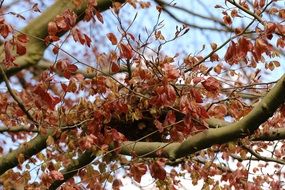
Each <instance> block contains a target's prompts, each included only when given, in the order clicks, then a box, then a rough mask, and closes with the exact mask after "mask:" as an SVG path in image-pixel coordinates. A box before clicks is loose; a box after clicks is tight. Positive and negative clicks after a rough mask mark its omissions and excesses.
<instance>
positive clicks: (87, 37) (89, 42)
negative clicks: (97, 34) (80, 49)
mask: <svg viewBox="0 0 285 190" xmlns="http://www.w3.org/2000/svg"><path fill="white" fill-rule="evenodd" d="M84 37H85V43H86V45H87V46H88V47H90V46H91V39H90V38H89V36H87V35H86V34H84Z"/></svg>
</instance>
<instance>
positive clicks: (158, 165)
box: [149, 161, 166, 180]
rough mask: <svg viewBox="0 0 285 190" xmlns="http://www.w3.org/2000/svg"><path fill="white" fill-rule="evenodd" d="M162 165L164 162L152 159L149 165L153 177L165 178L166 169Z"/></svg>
mask: <svg viewBox="0 0 285 190" xmlns="http://www.w3.org/2000/svg"><path fill="white" fill-rule="evenodd" d="M163 166H164V164H163V163H162V162H160V161H154V162H153V163H152V164H151V165H150V168H149V170H150V174H151V176H152V177H153V178H154V179H159V180H164V179H165V178H166V171H165V169H164V167H163Z"/></svg>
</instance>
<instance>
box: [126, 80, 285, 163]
mask: <svg viewBox="0 0 285 190" xmlns="http://www.w3.org/2000/svg"><path fill="white" fill-rule="evenodd" d="M284 94H285V75H283V76H282V77H281V79H280V80H279V81H278V83H277V84H276V85H275V86H274V88H272V90H271V91H270V92H269V93H268V94H267V95H266V96H265V97H264V98H263V99H262V101H261V102H260V103H258V104H257V106H256V107H255V108H254V109H253V110H252V111H251V112H250V113H249V114H248V115H247V116H245V117H244V118H242V119H241V120H240V121H238V122H235V123H233V124H230V125H229V126H226V127H221V128H216V129H208V130H205V131H203V132H201V133H198V134H196V135H194V136H190V137H188V138H187V139H186V140H185V141H184V142H182V143H170V144H166V143H159V142H130V141H127V142H124V145H123V147H122V150H121V153H122V154H126V155H131V154H132V153H134V152H135V153H136V154H137V155H138V156H142V155H147V156H153V157H155V156H157V154H156V150H158V149H162V150H163V151H162V155H163V156H165V157H168V158H170V159H177V158H180V157H183V156H186V155H189V154H192V153H194V152H197V151H200V150H202V149H205V148H208V147H210V146H212V145H214V144H223V143H226V142H229V141H232V140H235V139H237V138H242V137H246V136H249V135H251V134H252V133H253V132H254V131H255V130H256V129H257V128H258V127H259V126H260V125H261V124H262V123H263V122H265V121H266V120H267V119H268V118H269V117H271V116H272V115H273V113H274V112H275V111H276V110H277V108H278V107H279V106H280V105H281V104H283V103H284V101H285V96H284Z"/></svg>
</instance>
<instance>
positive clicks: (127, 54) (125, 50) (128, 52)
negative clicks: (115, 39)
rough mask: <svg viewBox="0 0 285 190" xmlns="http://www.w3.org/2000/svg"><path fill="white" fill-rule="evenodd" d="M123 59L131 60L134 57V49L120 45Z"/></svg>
mask: <svg viewBox="0 0 285 190" xmlns="http://www.w3.org/2000/svg"><path fill="white" fill-rule="evenodd" d="M120 50H121V57H123V58H126V59H128V60H130V59H131V58H132V57H133V52H132V48H131V47H130V46H129V45H126V44H120Z"/></svg>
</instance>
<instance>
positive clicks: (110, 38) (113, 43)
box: [107, 32, 118, 45]
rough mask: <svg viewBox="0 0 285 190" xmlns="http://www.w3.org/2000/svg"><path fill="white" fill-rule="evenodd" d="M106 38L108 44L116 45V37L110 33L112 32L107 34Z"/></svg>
mask: <svg viewBox="0 0 285 190" xmlns="http://www.w3.org/2000/svg"><path fill="white" fill-rule="evenodd" d="M107 37H108V39H109V40H110V42H111V43H112V45H116V44H117V43H118V40H117V38H116V36H115V35H114V33H112V32H110V33H108V34H107Z"/></svg>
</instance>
